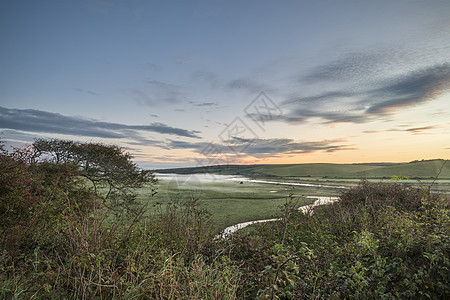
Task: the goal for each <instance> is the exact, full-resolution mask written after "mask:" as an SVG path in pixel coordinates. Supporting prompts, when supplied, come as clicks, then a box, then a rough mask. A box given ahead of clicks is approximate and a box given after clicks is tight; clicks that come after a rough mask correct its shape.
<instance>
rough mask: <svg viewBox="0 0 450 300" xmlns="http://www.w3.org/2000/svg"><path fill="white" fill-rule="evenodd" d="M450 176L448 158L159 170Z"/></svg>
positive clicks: (273, 175)
mask: <svg viewBox="0 0 450 300" xmlns="http://www.w3.org/2000/svg"><path fill="white" fill-rule="evenodd" d="M444 162H446V163H445V165H444V167H443V168H442V170H441V173H440V175H439V178H440V179H450V162H448V161H445V160H428V161H414V162H410V163H398V164H393V163H372V164H370V163H368V164H330V163H314V164H287V165H220V166H209V167H195V168H177V169H167V170H158V172H159V173H177V174H194V173H215V174H223V175H227V174H230V175H243V176H247V177H251V178H277V177H280V178H283V179H297V178H301V177H313V178H340V179H349V178H353V179H361V178H377V179H380V178H384V179H388V178H391V177H392V176H409V177H411V178H414V179H430V178H435V177H436V176H437V175H438V174H439V171H440V169H441V167H442V166H443V164H444Z"/></svg>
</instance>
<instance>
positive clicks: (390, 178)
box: [141, 160, 450, 230]
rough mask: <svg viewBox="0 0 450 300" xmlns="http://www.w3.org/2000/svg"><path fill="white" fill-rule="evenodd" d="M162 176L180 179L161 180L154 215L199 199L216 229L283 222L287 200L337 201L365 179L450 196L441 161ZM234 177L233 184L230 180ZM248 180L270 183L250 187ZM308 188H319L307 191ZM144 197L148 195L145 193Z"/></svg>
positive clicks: (449, 170)
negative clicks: (163, 208) (275, 220)
mask: <svg viewBox="0 0 450 300" xmlns="http://www.w3.org/2000/svg"><path fill="white" fill-rule="evenodd" d="M158 172H159V173H161V175H166V176H167V175H169V174H171V173H176V174H178V176H179V178H180V179H179V180H175V179H173V178H172V180H159V182H158V184H157V187H158V194H156V195H155V196H154V197H153V198H152V199H151V202H152V205H151V207H152V208H153V209H151V210H150V211H152V212H153V211H154V210H155V206H158V205H162V206H165V205H166V204H167V203H170V202H172V201H183V199H184V200H186V199H187V198H194V199H198V200H199V201H200V203H201V204H202V205H203V206H204V207H205V208H206V209H207V210H208V211H209V212H210V213H211V215H212V220H213V223H214V229H215V230H221V229H223V228H225V227H227V226H230V225H233V224H237V223H241V222H245V221H253V220H262V219H270V218H276V217H279V216H280V207H282V206H283V205H285V204H286V200H287V199H288V198H289V197H292V198H293V200H294V201H295V203H296V205H297V206H302V205H306V204H310V203H312V202H314V199H311V198H306V197H305V196H338V195H340V194H341V193H342V192H343V191H344V190H345V189H343V188H342V187H346V188H351V187H355V186H356V185H358V184H359V183H360V182H361V180H363V179H366V180H368V181H371V182H375V183H386V184H393V183H396V182H399V181H400V182H401V183H402V184H407V185H410V186H415V187H418V188H428V187H429V186H431V185H432V190H433V191H434V192H439V193H443V194H448V193H450V163H447V164H444V161H443V160H431V161H416V162H411V163H402V164H393V163H390V164H388V163H385V164H299V165H222V166H211V167H194V168H178V169H166V170H158ZM201 172H205V173H201ZM205 174H206V175H208V174H209V175H210V176H209V177H210V179H209V180H202V179H201V178H202V176H205ZM437 175H439V177H437ZM221 176H222V177H221ZM239 176H240V177H239ZM162 178H164V177H162ZM211 178H212V179H213V180H211ZM233 178H234V179H235V180H230V179H233ZM239 178H242V180H239ZM249 179H252V180H253V181H257V180H261V181H266V182H267V181H269V182H272V183H258V182H249V181H248V180H249ZM241 182H243V184H240V183H241ZM273 182H280V183H293V184H304V185H305V186H300V185H286V184H283V185H280V184H275V183H273ZM308 184H310V185H317V186H306V185H308ZM320 185H321V186H320ZM324 186H325V187H324ZM332 186H335V188H333V187H332ZM141 194H143V195H145V194H146V191H145V189H144V190H142V191H141Z"/></svg>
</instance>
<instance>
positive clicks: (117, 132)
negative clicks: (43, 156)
mask: <svg viewBox="0 0 450 300" xmlns="http://www.w3.org/2000/svg"><path fill="white" fill-rule="evenodd" d="M0 128H6V129H12V130H21V131H25V132H36V133H50V134H64V135H75V136H86V137H98V138H115V139H123V138H129V139H132V140H135V141H138V142H140V143H150V142H152V141H151V140H148V139H145V138H144V137H142V135H141V134H142V133H146V132H147V133H148V132H152V133H160V134H167V135H175V136H180V137H188V138H200V137H199V136H198V135H197V134H198V133H199V132H198V131H193V130H186V129H182V128H176V127H171V126H168V125H166V124H163V123H151V124H149V125H126V124H120V123H111V122H101V121H97V120H91V119H86V118H82V117H72V116H64V115H61V114H58V113H52V112H46V111H41V110H34V109H9V108H5V107H0Z"/></svg>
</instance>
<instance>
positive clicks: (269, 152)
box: [169, 137, 355, 157]
mask: <svg viewBox="0 0 450 300" xmlns="http://www.w3.org/2000/svg"><path fill="white" fill-rule="evenodd" d="M169 147H170V148H172V149H192V150H194V152H197V153H199V154H202V155H204V156H210V157H222V156H242V155H251V156H254V157H262V156H273V155H280V154H307V153H313V152H318V151H323V152H336V151H342V150H354V149H355V148H354V147H353V146H351V145H347V144H345V141H343V140H325V141H318V142H296V141H294V140H292V139H280V138H273V139H246V138H238V137H234V138H232V139H231V140H229V141H226V142H224V143H207V142H186V141H173V140H172V141H170V143H169Z"/></svg>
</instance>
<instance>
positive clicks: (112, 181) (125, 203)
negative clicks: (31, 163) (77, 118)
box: [33, 139, 156, 214]
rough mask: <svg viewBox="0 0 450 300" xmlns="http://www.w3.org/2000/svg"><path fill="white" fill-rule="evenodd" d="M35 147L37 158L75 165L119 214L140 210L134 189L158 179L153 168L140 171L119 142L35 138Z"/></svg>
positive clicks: (80, 174) (109, 206)
mask: <svg viewBox="0 0 450 300" xmlns="http://www.w3.org/2000/svg"><path fill="white" fill-rule="evenodd" d="M33 149H34V151H35V157H36V158H37V159H39V158H40V159H44V160H46V161H51V162H53V163H56V164H74V165H76V166H77V168H78V175H79V176H82V177H84V178H86V179H87V180H89V181H90V183H91V184H92V185H93V187H94V189H95V191H96V192H100V191H102V192H103V193H102V194H103V197H104V199H105V205H107V206H108V208H109V209H110V210H113V211H114V212H115V213H116V214H119V213H121V212H123V211H124V210H126V212H127V213H130V212H131V213H134V214H136V213H137V212H139V210H140V209H141V207H139V205H138V202H137V201H136V196H137V194H136V192H135V189H137V188H141V187H143V186H145V185H148V184H151V183H155V182H156V180H155V178H154V175H153V174H152V173H151V172H150V171H148V170H141V169H140V168H139V167H138V166H137V165H136V164H135V163H134V162H132V160H131V155H130V154H129V153H127V152H124V150H123V149H122V148H120V147H118V146H116V145H104V144H99V143H77V142H73V141H65V140H58V139H51V140H45V139H36V140H35V142H34V143H33ZM153 192H154V191H152V194H153Z"/></svg>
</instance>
